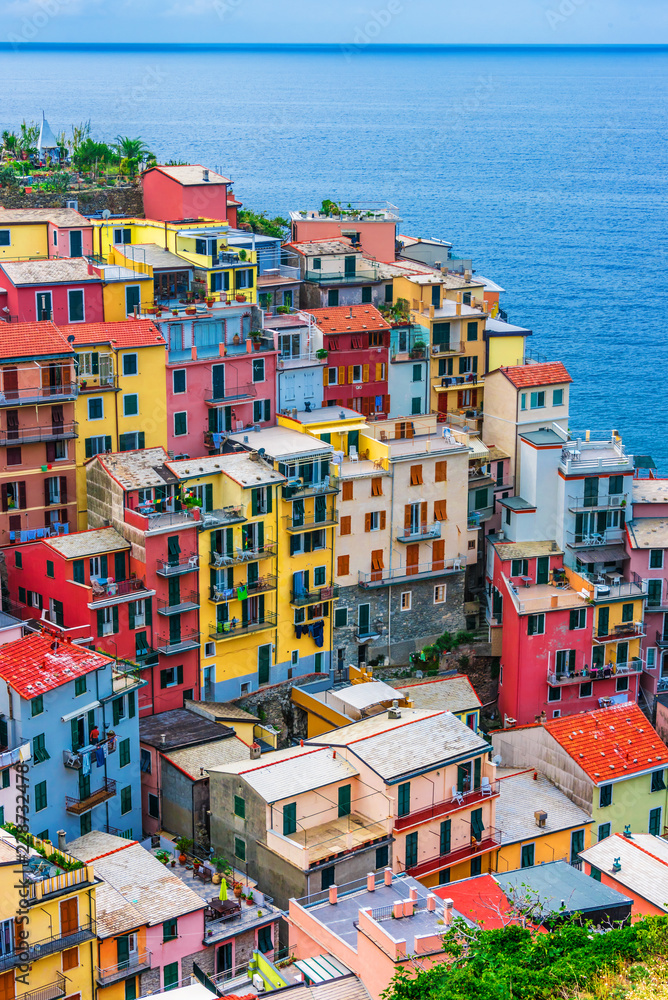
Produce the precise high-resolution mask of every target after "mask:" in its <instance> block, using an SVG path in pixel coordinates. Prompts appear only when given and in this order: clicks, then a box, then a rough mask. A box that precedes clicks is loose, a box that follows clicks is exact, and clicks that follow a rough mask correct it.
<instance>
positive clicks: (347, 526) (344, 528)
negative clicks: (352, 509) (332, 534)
mask: <svg viewBox="0 0 668 1000" xmlns="http://www.w3.org/2000/svg"><path fill="white" fill-rule="evenodd" d="M351 530H352V529H351V517H350V514H344V515H343V517H342V518H341V520H340V528H339V534H340V535H349V534H350V532H351Z"/></svg>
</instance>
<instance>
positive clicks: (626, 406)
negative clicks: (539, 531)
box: [0, 45, 668, 474]
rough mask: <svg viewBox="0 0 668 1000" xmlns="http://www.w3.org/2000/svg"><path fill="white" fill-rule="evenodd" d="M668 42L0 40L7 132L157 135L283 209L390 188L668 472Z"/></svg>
mask: <svg viewBox="0 0 668 1000" xmlns="http://www.w3.org/2000/svg"><path fill="white" fill-rule="evenodd" d="M667 92H668V50H662V49H647V50H642V49H632V48H629V49H626V48H625V49H619V50H611V49H605V48H600V49H596V48H583V49H577V48H576V49H544V50H538V49H535V48H527V49H520V48H508V49H503V48H489V49H485V48H482V49H475V48H469V49H466V48H464V49H426V50H423V51H417V50H415V49H405V50H402V49H399V50H388V49H378V50H374V49H372V48H371V47H370V46H366V47H365V46H364V45H358V46H357V47H348V48H343V49H342V48H338V47H333V48H331V49H327V50H312V49H308V48H307V49H303V50H295V49H292V50H280V49H277V50H269V51H267V50H262V49H253V47H248V48H246V49H244V50H243V51H229V50H221V51H211V50H206V49H201V50H200V49H197V48H189V49H187V50H183V51H174V50H162V49H155V50H150V51H137V52H128V51H111V50H109V51H95V52H87V51H78V52H71V51H49V52H45V51H26V52H14V51H3V52H0V130H2V129H4V128H16V126H17V125H18V123H19V122H20V121H21V120H22V119H23V118H26V119H28V120H31V119H37V118H38V117H39V116H40V115H41V112H42V110H44V111H45V113H46V116H47V118H48V119H49V122H50V124H51V126H52V127H53V129H54V131H57V132H58V131H60V130H61V129H67V130H69V127H70V126H71V125H72V124H73V123H79V122H81V121H82V120H86V119H90V121H91V126H92V130H93V134H94V136H95V137H99V138H101V139H104V140H107V141H109V140H113V139H114V137H115V136H116V135H118V134H119V133H120V134H123V135H130V136H137V135H138V136H141V137H142V138H143V139H144V140H145V141H146V142H147V143H148V145H149V147H150V148H151V149H153V150H154V152H155V153H156V155H157V156H158V158H159V159H160V160H162V161H164V160H166V159H176V160H186V161H187V160H190V161H194V162H202V163H203V164H207V165H209V166H212V167H217V168H220V169H222V171H223V172H224V173H225V174H227V176H229V177H232V178H233V179H234V187H235V193H236V195H237V197H239V198H240V199H241V200H242V201H243V202H244V204H245V205H247V206H248V207H252V208H254V209H258V210H266V211H267V212H269V213H271V214H272V215H273V214H281V215H287V213H288V211H289V210H290V209H303V208H310V207H317V206H319V205H320V202H321V201H322V200H323V198H331V199H333V200H335V201H341V202H343V203H344V204H347V203H348V202H356V201H372V202H381V201H389V202H391V203H392V204H394V205H396V206H398V208H399V210H400V215H401V218H402V220H403V221H402V223H401V226H400V228H401V231H402V232H404V233H408V234H421V235H423V236H436V237H441V238H444V239H447V240H449V241H450V242H452V243H453V244H454V253H456V254H457V255H459V256H466V257H469V256H470V257H473V260H474V267H475V268H476V270H477V271H478V273H480V274H483V275H485V276H488V277H490V278H493V279H494V280H495V281H497V282H499V283H500V284H501V285H502V286H503V287H504V288H505V290H506V291H505V296H503V303H504V306H505V309H506V311H507V312H508V315H509V318H510V320H511V321H513V322H516V323H520V324H522V325H524V326H526V327H528V328H529V329H531V330H532V331H533V337H532V338H531V341H530V351H531V353H533V354H534V355H536V356H540V357H541V358H545V359H549V360H555V359H561V360H563V361H564V363H565V364H566V366H567V368H568V370H569V371H570V373H571V375H572V377H573V379H574V387H573V392H572V395H571V429H572V430H573V431H574V432H575V431H584V430H585V429H587V428H589V429H591V431H592V433H593V434H596V433H605V434H609V433H610V431H611V429H612V428H615V429H617V430H619V431H620V432H621V433H622V435H623V437H624V440H625V443H626V445H627V448H628V449H629V450H630V451H632V452H635V453H636V454H650V455H652V456H653V457H654V460H655V462H656V464H657V466H658V467H659V468H660V469H661V470H662V471H663V473H664V474H668V434H667V433H666V431H667V428H666V419H665V415H664V409H663V408H664V406H665V405H666V391H665V386H666V376H667V373H668V338H667V331H668V317H667V312H668V277H667V274H666V256H667V248H668V224H667V223H668V187H667V183H668V181H667V178H668V171H667V169H666V167H667V163H666V160H667V155H666V154H667V146H666V142H667V136H666V124H667V121H668V109H667V104H666V97H667Z"/></svg>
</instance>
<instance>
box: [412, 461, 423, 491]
mask: <svg viewBox="0 0 668 1000" xmlns="http://www.w3.org/2000/svg"><path fill="white" fill-rule="evenodd" d="M421 485H422V466H421V465H411V486H421Z"/></svg>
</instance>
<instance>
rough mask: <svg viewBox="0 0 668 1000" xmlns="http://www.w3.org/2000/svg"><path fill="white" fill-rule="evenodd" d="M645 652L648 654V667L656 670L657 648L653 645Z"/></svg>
mask: <svg viewBox="0 0 668 1000" xmlns="http://www.w3.org/2000/svg"><path fill="white" fill-rule="evenodd" d="M645 652H646V656H647V662H646V666H647V669H648V670H654V668H655V667H656V649H655V648H654V647H653V646H652V647H650V649H647V650H646V651H645Z"/></svg>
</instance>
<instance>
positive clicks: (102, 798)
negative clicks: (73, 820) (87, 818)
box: [65, 778, 116, 816]
mask: <svg viewBox="0 0 668 1000" xmlns="http://www.w3.org/2000/svg"><path fill="white" fill-rule="evenodd" d="M115 794H116V782H115V781H114V780H113V779H112V778H104V779H103V781H102V787H101V788H96V789H95V791H94V792H91V793H90V795H87V796H86V797H85V798H83V799H81V798H79V799H77V798H74V796H72V795H66V796H65V809H66V810H67V812H69V813H74V815H75V816H80V815H81V813H85V812H88V810H89V809H92V808H93V806H97V805H99V804H100V803H101V802H106V801H107V799H111V798H113V797H114V795H115Z"/></svg>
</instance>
